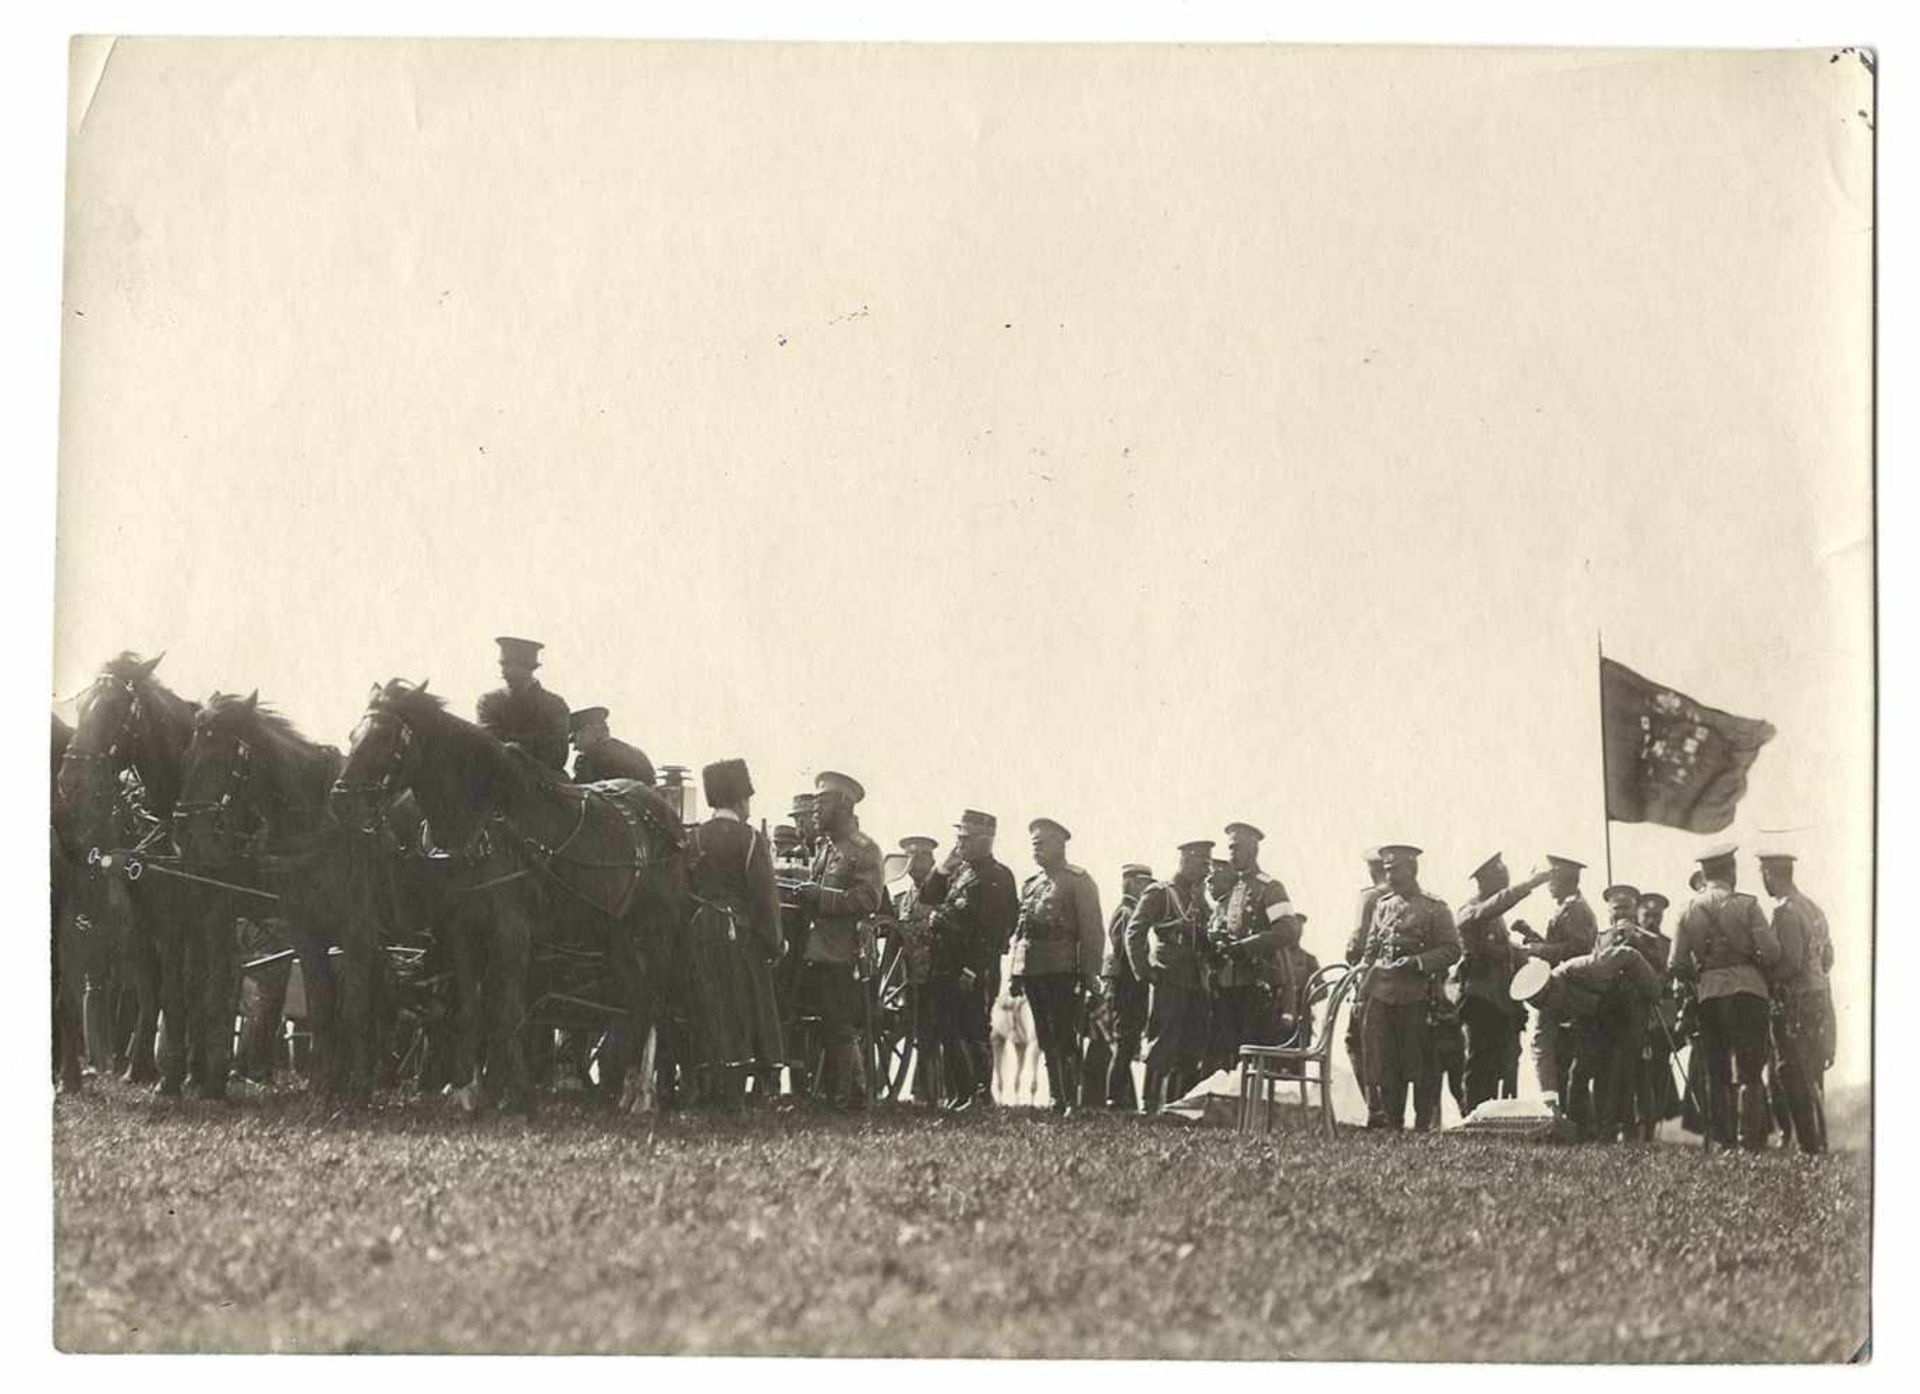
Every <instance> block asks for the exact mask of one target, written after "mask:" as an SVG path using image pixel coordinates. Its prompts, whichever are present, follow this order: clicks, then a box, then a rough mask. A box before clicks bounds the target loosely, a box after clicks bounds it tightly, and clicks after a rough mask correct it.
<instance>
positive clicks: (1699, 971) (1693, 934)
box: [1673, 843, 1780, 1151]
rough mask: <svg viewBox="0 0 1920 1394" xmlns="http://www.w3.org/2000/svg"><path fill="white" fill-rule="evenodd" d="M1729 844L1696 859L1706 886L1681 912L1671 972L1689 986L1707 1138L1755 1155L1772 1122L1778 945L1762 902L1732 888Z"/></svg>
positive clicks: (1734, 874) (1674, 941)
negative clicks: (1772, 979) (1769, 1078)
mask: <svg viewBox="0 0 1920 1394" xmlns="http://www.w3.org/2000/svg"><path fill="white" fill-rule="evenodd" d="M1737 850H1738V849H1737V848H1735V847H1734V846H1733V845H1732V844H1731V843H1720V844H1717V845H1715V846H1713V847H1709V848H1708V849H1707V850H1706V851H1705V852H1703V853H1701V854H1700V857H1699V862H1700V871H1701V875H1702V878H1703V880H1704V881H1705V885H1704V887H1703V888H1702V889H1701V890H1700V891H1699V893H1698V894H1696V895H1695V896H1694V897H1693V899H1692V900H1691V901H1689V902H1688V903H1687V908H1686V909H1685V910H1684V911H1682V912H1681V915H1680V923H1679V926H1678V928H1677V929H1676V931H1675V933H1674V937H1673V974H1674V977H1676V978H1677V979H1679V980H1680V981H1682V982H1685V983H1689V984H1691V985H1692V987H1693V995H1694V1001H1695V1003H1696V1004H1697V1006H1698V1011H1699V1020H1700V1035H1699V1042H1698V1044H1699V1048H1700V1051H1701V1053H1702V1054H1703V1055H1704V1056H1705V1059H1706V1076H1707V1115H1708V1116H1707V1122H1708V1127H1709V1129H1710V1131H1709V1134H1708V1137H1709V1139H1710V1140H1711V1141H1713V1142H1717V1143H1718V1144H1719V1145H1720V1146H1722V1147H1729V1146H1731V1145H1732V1144H1733V1142H1734V1138H1735V1132H1736V1129H1737V1131H1738V1135H1739V1141H1740V1143H1741V1145H1742V1146H1744V1147H1746V1148H1748V1149H1750V1150H1753V1151H1759V1150H1761V1149H1763V1148H1765V1146H1766V1145H1767V1133H1768V1131H1769V1120H1768V1117H1767V1101H1766V1096H1765V1086H1764V1084H1763V1082H1762V1079H1761V1075H1762V1072H1763V1071H1764V1070H1765V1068H1766V1064H1767V1047H1768V1019H1767V1016H1768V1012H1767V1009H1768V990H1767V977H1768V974H1769V973H1770V972H1772V970H1773V969H1774V967H1775V965H1777V964H1778V963H1779V961H1780V940H1779V937H1778V936H1777V935H1775V933H1774V932H1773V926H1772V925H1770V924H1769V923H1768V922H1767V917H1766V914H1765V912H1764V911H1762V910H1761V908H1760V902H1759V901H1757V900H1755V899H1754V898H1753V897H1752V896H1750V895H1745V894H1743V893H1742V892H1740V891H1738V890H1736V889H1735V885H1736V871H1735V865H1734V855H1735V853H1736V851H1737Z"/></svg>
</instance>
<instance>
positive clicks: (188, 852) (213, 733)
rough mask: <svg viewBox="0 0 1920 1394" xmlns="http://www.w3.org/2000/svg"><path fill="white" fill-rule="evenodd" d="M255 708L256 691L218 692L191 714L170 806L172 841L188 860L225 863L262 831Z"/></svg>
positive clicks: (256, 706) (234, 857)
mask: <svg viewBox="0 0 1920 1394" xmlns="http://www.w3.org/2000/svg"><path fill="white" fill-rule="evenodd" d="M259 710H260V694H259V693H258V692H255V693H252V694H251V695H249V696H246V697H236V696H233V695H232V694H230V693H225V692H216V693H214V694H213V695H212V696H211V697H209V698H208V699H207V700H206V703H205V704H204V705H203V706H202V707H201V708H200V711H199V714H198V715H197V716H195V718H194V722H193V739H192V741H191V742H190V743H189V744H188V746H187V755H186V761H185V766H184V770H183V772H182V774H181V779H180V800H179V802H178V803H176V804H175V805H174V807H173V840H174V843H175V845H177V846H178V847H179V849H180V855H181V856H183V857H185V858H186V859H187V860H188V861H189V862H192V863H196V864H198V865H201V866H209V867H218V866H225V865H226V864H227V863H229V862H231V861H233V860H235V859H236V858H237V857H239V856H240V855H242V853H243V851H244V850H245V844H246V843H247V842H248V841H249V840H250V839H251V838H253V837H254V836H255V834H257V833H258V832H259V831H260V828H261V824H262V812H261V808H260V803H259V799H258V797H257V795H256V793H255V790H254V771H253V764H254V749H255V746H256V744H257V742H258V733H257V729H256V725H255V723H256V721H257V719H258V715H259Z"/></svg>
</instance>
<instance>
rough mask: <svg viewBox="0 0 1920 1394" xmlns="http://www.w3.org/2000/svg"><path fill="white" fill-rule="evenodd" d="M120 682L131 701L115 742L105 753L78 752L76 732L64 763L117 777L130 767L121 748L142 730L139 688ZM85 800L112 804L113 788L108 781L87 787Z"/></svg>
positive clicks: (103, 683)
mask: <svg viewBox="0 0 1920 1394" xmlns="http://www.w3.org/2000/svg"><path fill="white" fill-rule="evenodd" d="M113 681H115V680H114V679H111V678H106V677H102V678H101V679H100V680H99V683H98V685H99V686H101V687H106V686H108V685H110V684H111V683H112V682H113ZM119 681H120V685H121V686H122V687H123V688H124V689H125V690H126V694H127V697H128V699H129V700H128V702H127V710H126V714H125V715H123V716H122V717H121V718H120V725H119V728H118V729H117V730H116V731H115V732H114V733H113V739H111V740H110V741H108V742H107V748H106V749H105V750H75V749H74V745H77V744H79V735H78V733H76V734H75V736H74V740H73V743H72V744H70V745H68V747H67V749H66V751H65V753H63V754H62V755H61V757H60V758H61V760H62V761H63V762H65V761H68V760H71V761H73V763H74V764H76V765H79V766H80V767H81V768H82V769H89V768H94V767H96V766H98V767H104V768H105V769H106V771H107V772H108V774H109V775H113V774H118V773H119V772H120V771H121V770H122V769H125V768H127V767H128V766H130V765H131V764H132V763H133V760H132V757H131V756H128V757H126V758H125V759H122V758H121V755H120V749H121V747H122V746H124V745H128V744H130V743H131V742H132V740H133V737H134V735H135V734H136V733H137V732H138V731H139V729H140V719H141V706H140V689H139V688H137V687H135V686H134V685H133V683H132V681H131V680H128V679H120V680H119ZM86 797H87V798H88V799H89V800H92V801H95V802H100V803H108V804H110V803H112V801H113V798H114V790H113V786H112V784H111V783H110V782H109V780H107V779H100V780H99V781H98V782H97V783H95V784H94V785H92V786H91V787H89V788H88V790H87V791H86Z"/></svg>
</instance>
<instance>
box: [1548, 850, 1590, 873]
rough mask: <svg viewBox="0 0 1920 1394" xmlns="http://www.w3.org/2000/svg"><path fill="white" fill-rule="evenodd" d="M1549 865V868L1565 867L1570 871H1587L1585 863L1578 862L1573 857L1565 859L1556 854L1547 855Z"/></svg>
mask: <svg viewBox="0 0 1920 1394" xmlns="http://www.w3.org/2000/svg"><path fill="white" fill-rule="evenodd" d="M1547 864H1548V865H1549V866H1559V867H1565V868H1566V869H1567V870H1569V871H1585V870H1586V869H1587V864H1586V863H1585V862H1583V861H1577V860H1575V859H1574V858H1572V857H1563V856H1560V855H1559V854H1558V853H1555V852H1549V853H1547Z"/></svg>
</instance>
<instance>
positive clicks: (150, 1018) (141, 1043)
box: [116, 899, 160, 1084]
mask: <svg viewBox="0 0 1920 1394" xmlns="http://www.w3.org/2000/svg"><path fill="white" fill-rule="evenodd" d="M156 913H157V912H156V911H155V909H154V908H153V907H152V906H151V905H146V906H143V905H141V904H140V902H139V901H138V900H137V899H135V900H134V903H133V905H132V907H131V911H130V913H129V914H128V916H127V919H126V921H125V922H124V924H123V925H122V927H121V930H122V936H123V937H122V939H121V945H122V954H121V968H122V976H123V977H131V978H132V980H133V998H134V1011H133V1026H132V1032H131V1036H130V1043H129V1045H128V1047H127V1070H126V1078H127V1082H128V1083H130V1084H152V1083H153V1082H154V1081H156V1080H157V1079H159V1078H160V1068H159V1066H158V1065H157V1064H155V1063H154V1058H153V1038H154V1034H155V1032H156V1031H158V1030H159V1026H160V930H159V926H158V924H157V923H156ZM117 1019H118V1018H116V1020H117ZM116 1039H117V1037H116Z"/></svg>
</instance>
